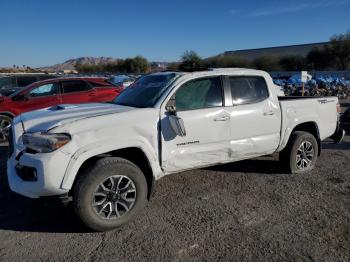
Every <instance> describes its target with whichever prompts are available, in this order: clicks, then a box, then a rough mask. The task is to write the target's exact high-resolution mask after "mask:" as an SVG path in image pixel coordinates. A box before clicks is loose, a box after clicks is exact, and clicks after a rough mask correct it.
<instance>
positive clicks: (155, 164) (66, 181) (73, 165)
mask: <svg viewBox="0 0 350 262" xmlns="http://www.w3.org/2000/svg"><path fill="white" fill-rule="evenodd" d="M131 141H133V142H131ZM131 147H136V148H139V149H140V150H142V151H143V152H144V154H145V156H146V157H147V159H148V161H149V164H150V166H151V169H152V173H153V177H154V179H158V178H160V177H161V176H163V172H162V170H161V168H160V165H159V161H158V158H157V156H158V153H157V152H156V151H155V150H154V149H153V147H152V146H151V145H150V144H149V143H148V142H147V141H143V140H142V139H136V138H132V137H130V138H124V139H123V140H117V141H113V143H111V141H110V139H106V140H105V141H99V142H96V143H92V144H88V145H86V146H84V147H81V148H80V149H78V150H77V151H76V152H75V153H74V154H73V155H72V157H71V159H70V161H69V164H68V167H67V169H66V171H65V174H64V178H63V181H62V185H61V188H62V189H68V190H70V189H71V188H72V185H73V183H74V180H75V178H76V176H77V174H78V171H79V169H80V167H81V166H82V164H83V163H84V162H85V161H86V160H88V159H90V158H92V157H94V156H98V155H101V154H106V153H108V152H111V151H115V150H119V149H126V148H131Z"/></svg>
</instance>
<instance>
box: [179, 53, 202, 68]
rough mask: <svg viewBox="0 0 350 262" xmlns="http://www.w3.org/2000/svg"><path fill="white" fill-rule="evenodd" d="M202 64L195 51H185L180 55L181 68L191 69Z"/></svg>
mask: <svg viewBox="0 0 350 262" xmlns="http://www.w3.org/2000/svg"><path fill="white" fill-rule="evenodd" d="M201 66H203V61H202V58H201V57H200V56H199V55H198V54H197V53H196V52H195V51H185V52H184V53H183V55H182V56H181V64H180V66H179V67H180V69H181V70H191V69H195V68H199V67H201Z"/></svg>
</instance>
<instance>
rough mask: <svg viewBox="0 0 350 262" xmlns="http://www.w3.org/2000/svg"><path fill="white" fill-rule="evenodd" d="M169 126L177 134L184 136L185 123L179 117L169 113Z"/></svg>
mask: <svg viewBox="0 0 350 262" xmlns="http://www.w3.org/2000/svg"><path fill="white" fill-rule="evenodd" d="M168 117H169V122H170V126H171V128H172V129H173V131H174V132H175V134H176V135H178V136H186V130H185V124H184V121H183V119H182V118H181V117H178V116H177V115H169V116H168Z"/></svg>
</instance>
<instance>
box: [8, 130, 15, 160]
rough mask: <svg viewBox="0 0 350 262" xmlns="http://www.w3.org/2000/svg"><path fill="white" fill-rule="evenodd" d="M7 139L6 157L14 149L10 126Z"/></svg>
mask: <svg viewBox="0 0 350 262" xmlns="http://www.w3.org/2000/svg"><path fill="white" fill-rule="evenodd" d="M8 141H9V147H8V157H9V158H10V157H11V156H12V154H13V152H14V150H15V147H14V144H13V132H12V126H11V127H10V129H9V136H8Z"/></svg>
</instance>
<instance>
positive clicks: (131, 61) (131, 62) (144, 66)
mask: <svg viewBox="0 0 350 262" xmlns="http://www.w3.org/2000/svg"><path fill="white" fill-rule="evenodd" d="M150 68H151V66H150V64H149V62H148V61H147V59H146V58H144V57H142V56H136V57H134V58H127V59H125V60H124V61H123V62H122V63H121V64H120V67H119V70H120V72H123V73H136V74H142V73H148V72H149V71H150Z"/></svg>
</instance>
